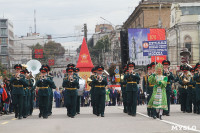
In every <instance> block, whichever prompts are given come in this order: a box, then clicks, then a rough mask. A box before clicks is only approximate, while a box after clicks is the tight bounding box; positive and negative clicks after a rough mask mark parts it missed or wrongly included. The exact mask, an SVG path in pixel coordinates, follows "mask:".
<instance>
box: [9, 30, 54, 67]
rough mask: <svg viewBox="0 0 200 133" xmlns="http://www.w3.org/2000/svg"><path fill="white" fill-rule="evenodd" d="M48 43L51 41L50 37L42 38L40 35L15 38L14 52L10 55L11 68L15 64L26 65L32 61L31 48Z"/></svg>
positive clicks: (34, 34) (30, 34) (33, 34)
mask: <svg viewBox="0 0 200 133" xmlns="http://www.w3.org/2000/svg"><path fill="white" fill-rule="evenodd" d="M48 41H51V36H50V35H44V36H41V35H40V34H39V33H27V36H21V37H18V36H15V37H14V45H13V52H12V53H10V58H11V59H10V64H11V67H12V68H13V66H14V65H15V64H18V63H19V64H26V63H27V62H28V61H29V60H31V59H32V49H31V46H34V45H36V44H38V43H39V44H40V45H42V46H43V45H44V44H45V43H47V42H48Z"/></svg>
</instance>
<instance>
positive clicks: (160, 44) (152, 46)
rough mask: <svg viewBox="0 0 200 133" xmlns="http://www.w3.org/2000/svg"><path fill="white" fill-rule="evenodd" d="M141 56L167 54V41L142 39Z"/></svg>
mask: <svg viewBox="0 0 200 133" xmlns="http://www.w3.org/2000/svg"><path fill="white" fill-rule="evenodd" d="M142 46H143V56H163V55H167V41H166V40H163V41H143V45H142Z"/></svg>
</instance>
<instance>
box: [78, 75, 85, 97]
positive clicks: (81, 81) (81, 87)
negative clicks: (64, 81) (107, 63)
mask: <svg viewBox="0 0 200 133" xmlns="http://www.w3.org/2000/svg"><path fill="white" fill-rule="evenodd" d="M85 83H86V82H85V80H84V79H82V78H80V79H79V89H78V96H82V95H83V92H84V90H85Z"/></svg>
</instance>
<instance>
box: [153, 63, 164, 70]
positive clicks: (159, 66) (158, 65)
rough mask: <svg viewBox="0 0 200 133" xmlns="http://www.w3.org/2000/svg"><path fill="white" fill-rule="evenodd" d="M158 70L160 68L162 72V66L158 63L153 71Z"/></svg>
mask: <svg viewBox="0 0 200 133" xmlns="http://www.w3.org/2000/svg"><path fill="white" fill-rule="evenodd" d="M158 68H161V69H162V70H163V65H162V64H161V63H158V64H157V65H156V67H155V69H156V70H157V69H158Z"/></svg>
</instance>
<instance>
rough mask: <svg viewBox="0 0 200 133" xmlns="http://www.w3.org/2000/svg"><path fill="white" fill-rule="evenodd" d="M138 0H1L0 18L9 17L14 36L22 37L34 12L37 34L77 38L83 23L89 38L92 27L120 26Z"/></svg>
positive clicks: (31, 24) (68, 40)
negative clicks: (108, 24) (99, 25)
mask: <svg viewBox="0 0 200 133" xmlns="http://www.w3.org/2000/svg"><path fill="white" fill-rule="evenodd" d="M139 1H140V0H0V18H2V17H4V18H8V19H10V20H11V21H12V23H13V26H14V34H15V35H17V36H25V35H26V34H27V33H28V32H29V31H30V27H32V31H33V32H34V10H36V23H37V32H38V33H40V34H51V35H52V36H53V37H69V36H79V35H81V34H83V33H81V28H82V27H83V24H84V23H86V24H87V27H88V36H91V35H92V34H93V33H94V30H95V25H97V24H102V23H103V24H104V23H108V22H107V21H105V20H103V19H101V18H100V17H103V18H104V19H106V20H108V21H109V22H111V23H112V24H113V25H122V24H123V22H125V21H126V20H127V18H128V16H129V15H130V14H131V13H132V12H133V10H134V9H135V7H136V6H137V5H138V4H139ZM55 41H58V42H62V43H63V42H70V41H80V37H69V38H65V39H57V40H55Z"/></svg>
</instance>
